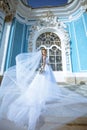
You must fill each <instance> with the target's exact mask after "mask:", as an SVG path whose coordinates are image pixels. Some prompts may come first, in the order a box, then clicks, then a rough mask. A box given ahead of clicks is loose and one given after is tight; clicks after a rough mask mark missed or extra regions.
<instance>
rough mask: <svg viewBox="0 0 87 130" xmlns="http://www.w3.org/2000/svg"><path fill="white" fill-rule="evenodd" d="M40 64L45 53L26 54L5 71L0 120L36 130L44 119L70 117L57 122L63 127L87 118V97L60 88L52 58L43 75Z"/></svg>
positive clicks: (20, 55) (1, 92)
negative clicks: (41, 118) (51, 62)
mask: <svg viewBox="0 0 87 130" xmlns="http://www.w3.org/2000/svg"><path fill="white" fill-rule="evenodd" d="M40 63H41V51H38V52H35V53H34V54H33V53H31V54H28V53H22V54H19V55H18V56H17V57H16V65H15V66H13V67H10V68H9V69H8V70H7V71H6V72H5V74H4V77H3V81H2V84H1V87H0V102H1V103H0V104H1V105H0V118H1V119H2V118H4V119H8V120H11V121H13V122H15V124H16V125H19V126H23V127H25V126H26V127H27V130H35V127H36V124H37V122H39V117H40V116H55V117H56V116H57V117H69V118H66V119H65V118H64V119H62V120H61V121H60V120H58V121H57V122H58V125H59V126H61V125H63V124H65V123H68V122H70V121H72V120H74V119H76V118H78V117H80V116H83V115H85V114H86V113H87V98H86V97H83V96H81V95H79V94H77V93H75V92H72V91H69V90H68V89H66V88H64V87H62V86H61V87H60V86H58V84H57V83H56V80H55V78H54V75H53V72H52V69H51V67H50V65H49V64H48V59H46V65H45V69H44V71H43V72H42V73H40V72H39V71H38V68H39V67H40ZM49 111H50V112H49ZM58 119H59V118H58Z"/></svg>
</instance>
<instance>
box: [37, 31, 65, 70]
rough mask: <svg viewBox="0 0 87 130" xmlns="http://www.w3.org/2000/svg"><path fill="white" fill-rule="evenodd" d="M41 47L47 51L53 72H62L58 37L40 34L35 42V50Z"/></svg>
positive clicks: (50, 33) (52, 34)
mask: <svg viewBox="0 0 87 130" xmlns="http://www.w3.org/2000/svg"><path fill="white" fill-rule="evenodd" d="M43 47H44V48H46V49H47V55H48V58H49V61H50V65H51V67H52V69H53V71H62V70H63V67H62V49H61V40H60V38H59V37H58V35H57V34H55V33H53V32H45V33H42V34H41V35H40V36H39V37H38V38H37V40H36V49H38V48H43Z"/></svg>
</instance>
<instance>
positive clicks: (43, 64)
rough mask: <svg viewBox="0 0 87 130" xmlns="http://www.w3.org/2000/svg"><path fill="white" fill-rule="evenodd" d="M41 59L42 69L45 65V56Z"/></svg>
mask: <svg viewBox="0 0 87 130" xmlns="http://www.w3.org/2000/svg"><path fill="white" fill-rule="evenodd" d="M42 60H43V63H42V66H43V69H44V68H45V65H46V56H43V57H42Z"/></svg>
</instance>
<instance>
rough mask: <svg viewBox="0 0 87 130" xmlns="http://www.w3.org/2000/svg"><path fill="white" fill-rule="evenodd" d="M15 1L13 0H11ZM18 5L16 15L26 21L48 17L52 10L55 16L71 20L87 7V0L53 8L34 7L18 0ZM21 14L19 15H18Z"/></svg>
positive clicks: (74, 0)
mask: <svg viewBox="0 0 87 130" xmlns="http://www.w3.org/2000/svg"><path fill="white" fill-rule="evenodd" d="M10 1H11V3H13V2H14V1H13V0H10ZM15 7H16V15H15V16H16V17H19V16H20V18H23V17H24V18H23V21H24V19H25V20H26V21H28V20H35V19H41V18H43V17H48V14H49V13H50V12H51V14H52V15H53V16H56V17H58V18H64V19H66V21H71V20H73V19H75V18H78V17H79V16H80V15H81V14H82V13H83V12H84V11H85V10H86V9H87V0H72V1H71V2H69V3H68V4H67V5H65V6H61V7H52V8H38V9H32V8H31V7H29V6H26V5H24V4H23V2H21V0H18V4H17V5H15ZM17 14H19V16H18V15H17ZM20 18H19V19H20Z"/></svg>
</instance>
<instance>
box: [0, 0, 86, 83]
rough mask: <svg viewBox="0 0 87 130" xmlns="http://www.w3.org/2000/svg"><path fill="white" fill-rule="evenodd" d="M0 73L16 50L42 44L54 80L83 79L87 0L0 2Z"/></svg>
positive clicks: (10, 61)
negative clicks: (35, 5)
mask: <svg viewBox="0 0 87 130" xmlns="http://www.w3.org/2000/svg"><path fill="white" fill-rule="evenodd" d="M0 4H1V6H0V75H1V76H3V74H4V71H5V70H7V69H8V68H9V67H10V66H13V65H15V64H16V61H15V57H16V55H17V54H19V53H23V52H34V51H36V49H40V48H43V47H44V48H46V49H47V55H48V57H49V60H50V65H51V67H52V69H53V72H54V75H55V78H56V81H57V82H66V83H75V84H76V83H81V82H82V81H83V82H87V58H86V57H87V1H86V0H74V1H73V0H71V1H68V3H67V4H66V5H64V6H58V7H57V6H56V7H44V8H31V7H29V6H27V5H26V3H24V1H23V0H19V1H17V0H15V1H13V0H6V1H4V2H2V3H0Z"/></svg>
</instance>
